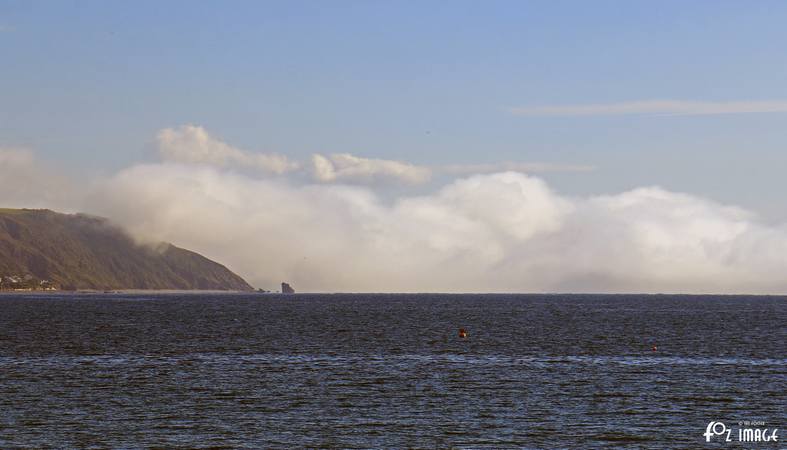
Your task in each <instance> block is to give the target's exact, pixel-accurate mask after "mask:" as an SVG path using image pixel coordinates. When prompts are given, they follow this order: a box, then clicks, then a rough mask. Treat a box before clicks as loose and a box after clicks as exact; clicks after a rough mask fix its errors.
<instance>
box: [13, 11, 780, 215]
mask: <svg viewBox="0 0 787 450" xmlns="http://www.w3.org/2000/svg"><path fill="white" fill-rule="evenodd" d="M785 23H787V3H785V2H777V1H737V2H730V1H704V2H703V1H692V2H686V1H674V2H670V1H659V2H628V1H615V2H602V1H594V2H585V1H576V2H567V1H542V2H537V1H514V2H477V1H469V2H460V1H452V2H426V1H410V2H406V1H388V2H382V1H358V2H350V1H346V2H342V1H332V2H317V1H313V2H297V1H287V2H176V1H171V2H126V3H120V2H88V1H79V2H70V1H60V2H30V1H6V0H0V67H1V68H0V86H2V88H0V146H6V147H8V146H10V147H25V148H30V149H33V150H34V151H35V152H36V154H37V155H38V156H39V157H42V158H45V159H47V160H50V161H54V162H55V163H56V164H58V165H60V166H62V167H66V168H71V169H74V170H77V168H82V169H83V170H90V171H98V172H112V171H115V170H119V169H120V168H122V167H126V166H128V165H130V164H133V163H135V162H138V161H145V160H149V159H153V158H155V152H154V151H153V149H152V147H153V143H154V140H155V136H156V133H157V132H158V131H159V130H161V129H164V128H168V127H177V126H180V125H183V124H197V125H200V126H202V127H204V128H205V129H207V130H209V131H210V132H211V133H212V134H213V135H215V136H218V137H220V138H221V139H222V140H223V141H225V142H228V143H231V144H232V145H233V146H237V147H239V148H243V149H247V150H251V151H261V152H271V151H273V152H278V153H282V154H285V155H288V156H290V157H292V158H295V159H304V158H308V157H309V155H310V154H312V153H315V152H320V153H326V154H329V153H335V152H349V153H352V154H356V155H362V156H366V157H372V158H384V159H395V160H402V161H408V162H412V163H414V164H422V165H439V164H473V163H494V162H502V161H519V162H546V163H552V164H565V165H576V164H586V165H593V166H595V167H596V170H594V171H588V172H579V173H577V172H555V173H546V174H542V175H541V176H543V177H544V178H546V179H548V181H549V182H550V183H551V185H552V186H554V187H555V188H556V189H558V190H560V191H561V192H564V193H566V194H568V195H588V194H597V193H613V192H619V191H622V190H626V189H631V188H634V187H637V186H646V185H660V186H663V187H665V188H667V189H670V190H674V191H683V192H690V193H692V194H696V195H701V196H706V197H710V198H713V199H715V200H718V201H721V202H729V203H734V204H738V205H741V206H744V207H747V208H750V209H753V210H755V211H758V212H760V213H762V214H763V215H764V216H765V217H766V218H769V219H772V220H784V219H787V205H785V204H784V202H783V201H782V192H783V191H784V190H785V188H787V182H785V178H784V177H783V171H784V168H785V167H787V152H785V144H786V143H787V127H786V126H785V123H786V121H787V113H784V112H769V113H737V114H689V115H675V114H616V115H604V114H600V115H585V116H572V115H558V116H554V115H543V116H539V115H517V114H513V113H512V112H511V108H516V107H531V106H544V105H546V106H549V105H609V104H618V103H624V102H636V101H647V100H663V99H668V100H677V101H700V102H711V103H712V102H779V101H785V100H787V84H786V83H785V82H784V81H785V80H787V44H786V43H787V27H785V26H784V24H785Z"/></svg>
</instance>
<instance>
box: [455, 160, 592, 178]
mask: <svg viewBox="0 0 787 450" xmlns="http://www.w3.org/2000/svg"><path fill="white" fill-rule="evenodd" d="M593 170H596V167H595V166H591V165H587V164H552V163H527V162H501V163H489V164H451V165H447V166H443V167H441V168H440V171H441V172H444V173H448V174H453V175H473V174H485V173H497V172H522V173H545V172H590V171H593Z"/></svg>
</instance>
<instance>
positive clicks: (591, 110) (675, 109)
mask: <svg viewBox="0 0 787 450" xmlns="http://www.w3.org/2000/svg"><path fill="white" fill-rule="evenodd" d="M510 111H511V113H513V114H516V115H520V116H618V115H634V114H639V115H683V116H700V115H716V114H743V113H774V112H787V101H785V100H767V101H732V102H700V101H686V100H640V101H633V102H622V103H595V104H587V105H545V106H522V107H516V108H511V109H510Z"/></svg>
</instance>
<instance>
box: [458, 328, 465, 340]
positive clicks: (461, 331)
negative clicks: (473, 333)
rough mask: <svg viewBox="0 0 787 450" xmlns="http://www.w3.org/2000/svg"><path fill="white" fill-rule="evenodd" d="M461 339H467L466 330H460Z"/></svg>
mask: <svg viewBox="0 0 787 450" xmlns="http://www.w3.org/2000/svg"><path fill="white" fill-rule="evenodd" d="M459 337H460V338H462V339H464V338H466V337H467V331H465V329H464V328H460V329H459Z"/></svg>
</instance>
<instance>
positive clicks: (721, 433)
mask: <svg viewBox="0 0 787 450" xmlns="http://www.w3.org/2000/svg"><path fill="white" fill-rule="evenodd" d="M738 425H739V426H740V427H739V428H738V429H737V433H736V432H735V431H736V430H734V429H733V428H732V427H728V426H727V425H725V424H724V422H716V421H711V422H708V426H707V427H706V428H705V433H703V436H705V442H711V440H716V441H721V442H733V441H734V442H777V441H778V440H779V435H778V431H779V430H778V429H777V428H774V429H772V430H769V429H768V428H759V427H760V426H765V422H760V421H752V422H750V421H745V422H743V421H742V422H738ZM744 426H745V427H746V428H744ZM749 426H754V427H757V428H749ZM717 436H718V438H716V437H717Z"/></svg>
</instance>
